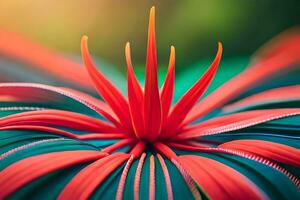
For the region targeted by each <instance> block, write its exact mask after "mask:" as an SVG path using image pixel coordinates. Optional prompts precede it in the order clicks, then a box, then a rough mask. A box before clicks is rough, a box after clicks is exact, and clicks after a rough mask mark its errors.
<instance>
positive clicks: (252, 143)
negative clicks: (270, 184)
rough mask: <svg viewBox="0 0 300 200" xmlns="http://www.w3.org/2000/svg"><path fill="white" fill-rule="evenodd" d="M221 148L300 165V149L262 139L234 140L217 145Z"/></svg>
mask: <svg viewBox="0 0 300 200" xmlns="http://www.w3.org/2000/svg"><path fill="white" fill-rule="evenodd" d="M219 147H221V148H226V149H232V150H239V151H242V152H247V153H251V154H256V155H259V156H261V157H265V158H268V159H271V160H274V161H277V162H281V163H286V164H289V165H293V166H296V167H300V150H299V149H296V148H293V147H290V146H287V145H283V144H278V143H274V142H268V141H262V140H236V141H231V142H226V143H224V144H221V145H219Z"/></svg>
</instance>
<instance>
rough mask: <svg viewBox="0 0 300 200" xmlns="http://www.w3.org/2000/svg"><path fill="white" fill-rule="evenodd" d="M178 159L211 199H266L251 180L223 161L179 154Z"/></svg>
mask: <svg viewBox="0 0 300 200" xmlns="http://www.w3.org/2000/svg"><path fill="white" fill-rule="evenodd" d="M178 161H179V162H180V164H181V165H182V166H183V168H184V169H185V170H186V171H187V172H188V173H189V174H190V175H191V176H192V178H193V179H194V180H195V181H196V183H197V184H199V186H200V187H201V188H202V189H203V191H204V192H205V193H206V194H207V195H208V196H209V197H210V198H211V199H220V200H227V199H228V200H233V199H265V196H264V195H263V194H262V193H261V191H259V189H258V188H257V187H256V186H255V185H254V184H253V183H252V182H250V180H248V179H247V178H246V177H245V176H243V175H242V174H240V173H238V172H237V171H235V170H234V169H232V168H230V167H228V166H226V165H224V164H222V163H219V162H217V161H214V160H212V159H209V158H205V157H200V156H179V157H178Z"/></svg>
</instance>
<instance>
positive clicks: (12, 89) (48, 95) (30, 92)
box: [0, 83, 120, 127]
mask: <svg viewBox="0 0 300 200" xmlns="http://www.w3.org/2000/svg"><path fill="white" fill-rule="evenodd" d="M0 93H1V94H2V95H7V96H11V101H22V102H24V101H28V102H31V103H32V102H48V101H62V100H61V98H60V96H59V97H56V96H54V95H53V93H54V94H56V95H62V96H64V97H68V98H71V99H72V100H74V101H76V102H79V103H81V104H83V105H85V106H86V107H88V108H90V109H91V110H94V111H95V112H96V113H99V114H100V115H102V116H103V117H105V118H106V119H107V120H109V121H111V122H112V123H114V124H115V125H116V126H118V127H120V126H119V122H118V121H117V120H116V119H115V116H114V113H112V111H111V109H110V108H107V105H106V104H104V102H102V101H101V103H99V101H100V100H98V101H96V100H95V99H94V98H92V97H90V96H89V95H87V94H85V95H82V93H81V92H79V91H76V90H73V89H64V88H59V87H53V86H49V85H43V84H36V83H0ZM103 105H104V107H102V106H103Z"/></svg>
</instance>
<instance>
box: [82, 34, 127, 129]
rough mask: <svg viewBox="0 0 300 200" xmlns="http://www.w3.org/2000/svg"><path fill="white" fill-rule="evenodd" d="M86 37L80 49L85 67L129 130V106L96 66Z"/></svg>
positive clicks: (102, 94)
mask: <svg viewBox="0 0 300 200" xmlns="http://www.w3.org/2000/svg"><path fill="white" fill-rule="evenodd" d="M87 41H88V37H87V36H83V37H82V40H81V51H82V57H83V61H84V62H85V65H86V68H87V70H88V72H89V74H90V76H91V78H92V80H93V82H94V84H95V86H96V88H97V90H98V92H99V94H100V96H101V97H102V98H103V99H104V100H105V101H106V102H107V103H108V104H109V105H110V107H111V108H112V110H113V111H114V112H115V114H116V115H117V116H118V117H119V119H120V121H121V123H123V125H124V126H125V127H126V129H127V130H128V129H129V130H130V127H131V124H130V118H129V107H128V103H127V101H126V99H125V97H124V96H123V95H122V94H121V92H120V91H119V90H118V89H117V88H116V87H115V86H114V85H113V84H112V83H111V82H110V81H109V80H108V79H107V78H106V77H105V76H104V75H103V74H102V73H101V72H100V71H99V70H98V69H97V68H96V66H95V64H94V62H93V61H92V58H91V56H90V53H89V50H88V44H87Z"/></svg>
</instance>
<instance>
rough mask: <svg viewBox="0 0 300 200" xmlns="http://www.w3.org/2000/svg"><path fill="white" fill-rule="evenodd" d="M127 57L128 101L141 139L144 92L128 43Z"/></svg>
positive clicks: (135, 129)
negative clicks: (133, 65)
mask: <svg viewBox="0 0 300 200" xmlns="http://www.w3.org/2000/svg"><path fill="white" fill-rule="evenodd" d="M125 56H126V62H127V77H128V78H127V89H128V100H129V108H130V114H131V119H132V123H133V128H134V131H135V135H136V136H137V137H138V138H140V137H141V136H142V135H143V130H144V117H143V112H142V110H143V98H144V97H143V91H142V88H141V86H140V84H139V82H138V80H137V79H136V76H135V73H134V70H133V67H132V62H131V54H130V44H129V43H127V44H126V47H125Z"/></svg>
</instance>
